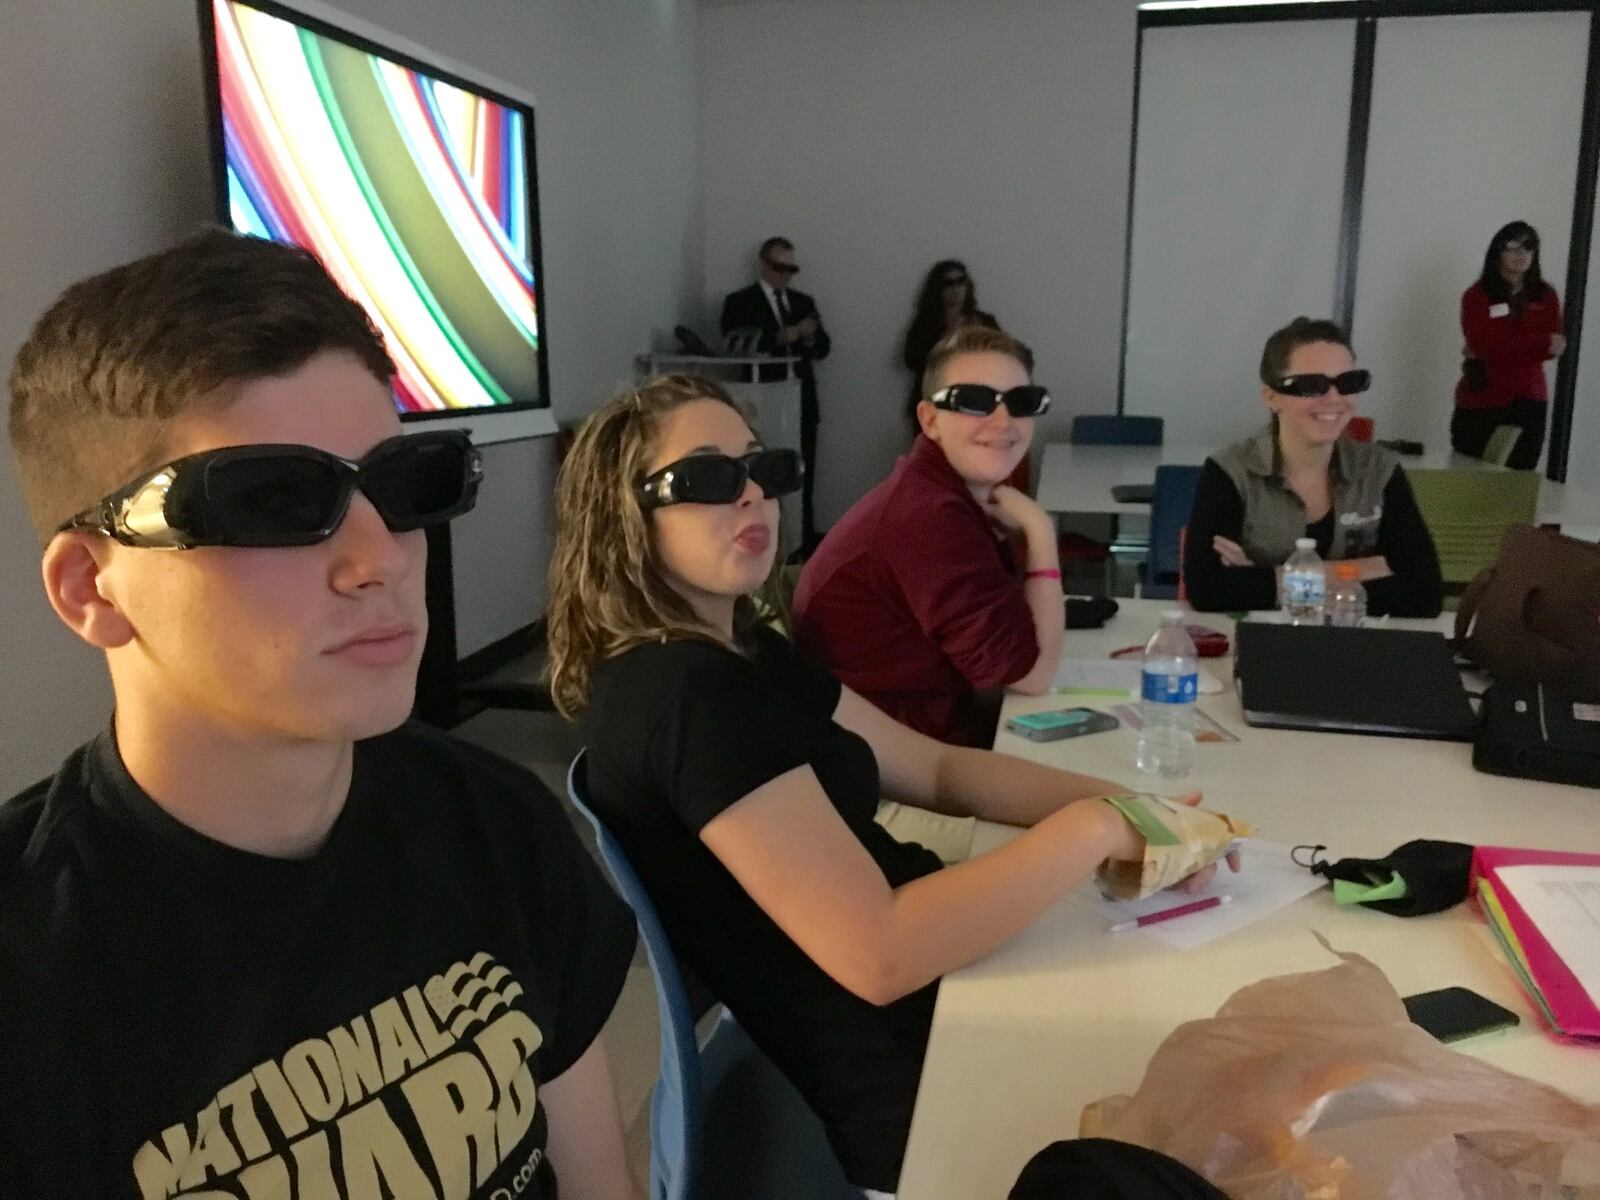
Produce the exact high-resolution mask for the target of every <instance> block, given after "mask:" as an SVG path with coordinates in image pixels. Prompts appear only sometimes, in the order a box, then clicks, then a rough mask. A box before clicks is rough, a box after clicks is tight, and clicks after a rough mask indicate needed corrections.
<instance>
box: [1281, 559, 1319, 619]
mask: <svg viewBox="0 0 1600 1200" xmlns="http://www.w3.org/2000/svg"><path fill="white" fill-rule="evenodd" d="M1327 586H1328V582H1327V577H1326V576H1324V575H1323V573H1322V559H1320V558H1318V557H1317V543H1316V539H1314V538H1308V537H1303V538H1296V539H1295V541H1294V553H1293V554H1291V555H1290V556H1289V560H1288V561H1287V562H1286V563H1284V564H1283V613H1284V615H1285V616H1286V617H1288V618H1289V624H1291V625H1321V624H1322V602H1323V593H1324V591H1325V590H1326V589H1327Z"/></svg>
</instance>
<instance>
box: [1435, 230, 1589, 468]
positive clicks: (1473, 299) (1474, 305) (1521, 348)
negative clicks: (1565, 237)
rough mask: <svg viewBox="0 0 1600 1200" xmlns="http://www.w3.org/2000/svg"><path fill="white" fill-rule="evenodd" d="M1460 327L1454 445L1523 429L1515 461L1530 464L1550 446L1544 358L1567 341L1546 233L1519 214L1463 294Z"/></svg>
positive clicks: (1469, 450)
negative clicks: (1462, 343) (1547, 275)
mask: <svg viewBox="0 0 1600 1200" xmlns="http://www.w3.org/2000/svg"><path fill="white" fill-rule="evenodd" d="M1461 332H1462V334H1463V335H1465V337H1466V339H1467V351H1466V359H1465V361H1464V362H1463V363H1462V364H1461V382H1460V383H1458V384H1457V385H1456V410H1455V414H1454V415H1453V416H1452V417H1451V418H1450V444H1451V445H1452V446H1454V447H1455V448H1456V449H1457V450H1458V451H1460V452H1461V453H1462V454H1470V455H1472V456H1473V457H1475V458H1481V457H1482V456H1483V450H1484V446H1485V444H1486V443H1487V442H1488V440H1489V437H1490V435H1491V434H1493V433H1494V431H1495V429H1496V428H1498V427H1499V426H1501V425H1515V426H1517V427H1518V428H1520V429H1521V430H1522V434H1521V436H1520V437H1518V439H1517V444H1516V446H1515V447H1514V448H1513V449H1512V451H1511V458H1510V460H1509V462H1508V463H1507V465H1508V466H1511V467H1514V468H1516V469H1518V470H1524V471H1531V470H1533V469H1534V468H1535V467H1537V466H1538V465H1539V455H1540V453H1541V452H1542V451H1543V450H1544V427H1545V410H1546V407H1547V406H1548V403H1549V399H1550V395H1549V391H1548V389H1547V387H1546V385H1545V378H1544V364H1545V361H1546V360H1547V359H1552V358H1559V357H1560V356H1561V352H1562V351H1563V350H1565V349H1566V347H1567V339H1566V338H1565V337H1563V336H1562V333H1561V298H1560V297H1559V296H1557V295H1556V290H1555V288H1553V287H1551V286H1550V285H1549V284H1548V283H1546V282H1545V281H1544V277H1543V275H1541V274H1540V273H1539V235H1538V234H1537V233H1535V232H1534V229H1533V226H1531V225H1529V224H1528V223H1527V222H1526V221H1512V222H1511V224H1509V225H1507V226H1505V227H1504V228H1502V229H1501V230H1500V231H1499V232H1498V233H1496V234H1495V235H1494V237H1493V239H1491V240H1490V242H1489V249H1488V251H1487V252H1486V253H1485V254H1484V256H1483V274H1482V275H1481V276H1479V278H1478V282H1477V283H1474V284H1473V285H1472V286H1471V287H1469V288H1468V289H1467V290H1466V292H1465V293H1463V295H1462V297H1461Z"/></svg>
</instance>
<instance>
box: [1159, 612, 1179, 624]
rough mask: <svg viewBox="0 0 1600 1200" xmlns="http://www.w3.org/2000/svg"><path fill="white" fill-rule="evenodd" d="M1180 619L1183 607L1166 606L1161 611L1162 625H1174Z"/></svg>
mask: <svg viewBox="0 0 1600 1200" xmlns="http://www.w3.org/2000/svg"><path fill="white" fill-rule="evenodd" d="M1181 620H1183V609H1181V608H1167V609H1163V610H1162V612H1161V623H1162V624H1163V625H1176V624H1177V623H1178V622H1179V621H1181Z"/></svg>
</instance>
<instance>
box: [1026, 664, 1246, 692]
mask: <svg viewBox="0 0 1600 1200" xmlns="http://www.w3.org/2000/svg"><path fill="white" fill-rule="evenodd" d="M1198 683H1199V688H1200V694H1201V695H1203V696H1209V695H1213V694H1214V693H1216V692H1220V691H1222V684H1221V683H1220V682H1219V681H1218V680H1217V678H1216V676H1214V675H1212V674H1211V673H1210V672H1209V671H1206V670H1204V669H1203V668H1202V669H1201V670H1200V672H1199V680H1198ZM1055 690H1056V691H1058V692H1117V693H1121V694H1126V695H1129V696H1137V695H1138V694H1139V660H1138V659H1136V658H1063V659H1062V660H1061V662H1060V664H1059V665H1058V666H1057V667H1056V679H1055Z"/></svg>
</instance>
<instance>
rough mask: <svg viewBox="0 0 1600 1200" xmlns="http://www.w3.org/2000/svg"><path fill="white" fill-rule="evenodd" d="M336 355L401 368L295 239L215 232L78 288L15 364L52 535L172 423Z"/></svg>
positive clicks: (40, 507) (139, 460) (156, 446)
mask: <svg viewBox="0 0 1600 1200" xmlns="http://www.w3.org/2000/svg"><path fill="white" fill-rule="evenodd" d="M324 350H343V351H347V352H349V353H350V354H353V355H354V356H355V357H356V358H357V359H358V360H359V361H360V362H361V365H362V366H364V367H365V368H366V369H367V370H369V371H371V372H372V374H373V376H374V378H376V379H378V380H379V381H380V382H381V383H383V384H384V385H385V386H387V385H388V383H389V381H390V379H391V378H392V377H393V375H394V363H393V362H392V361H391V360H390V358H389V354H388V352H387V351H386V350H385V349H384V345H383V336H382V335H381V334H380V333H379V332H378V330H377V328H376V326H374V325H373V323H372V321H371V319H370V318H369V317H368V316H367V314H366V311H365V310H364V309H363V308H362V307H361V306H360V305H359V304H357V303H356V302H355V301H354V300H351V299H350V297H348V296H347V295H345V294H344V292H342V291H341V290H340V289H339V285H338V284H336V283H335V282H334V281H333V279H332V278H331V277H330V276H329V275H328V272H327V271H326V270H325V269H324V268H323V266H322V263H321V262H319V261H318V260H317V258H316V256H315V255H314V254H312V253H311V252H310V251H308V250H303V249H301V248H299V247H297V246H287V245H282V244H279V243H276V242H269V241H266V240H265V239H262V238H254V237H244V236H241V235H238V234H232V233H227V232H224V231H223V230H221V229H206V230H203V231H202V232H200V233H197V234H195V235H194V236H193V237H190V238H189V239H187V240H186V241H183V242H180V243H179V244H178V245H176V246H173V247H171V248H170V249H167V250H162V251H160V252H158V253H156V254H152V255H149V256H148V257H145V258H141V259H138V260H136V261H134V262H131V263H126V264H124V265H122V266H120V267H114V268H113V269H111V270H109V271H106V272H104V273H102V274H99V275H95V276H91V277H90V278H88V279H84V280H81V281H79V282H78V283H75V284H73V285H72V286H71V287H69V288H68V289H67V290H66V291H65V292H63V293H62V294H61V297H60V299H58V300H57V301H56V302H55V303H54V304H53V305H51V306H50V308H49V309H48V310H47V311H46V312H45V314H44V315H43V316H42V317H40V318H39V320H38V323H37V324H35V325H34V327H33V332H32V333H31V334H29V336H28V340H27V341H26V342H24V343H23V345H22V348H21V349H20V350H19V351H18V352H17V359H16V363H15V365H14V366H13V367H12V370H11V380H10V385H11V418H10V433H11V449H12V452H13V454H15V456H16V461H17V468H18V477H19V479H20V481H21V485H22V494H23V499H24V500H25V501H26V502H27V506H28V514H29V516H30V518H31V519H32V521H33V525H34V527H35V529H37V530H38V533H39V537H40V539H41V541H48V540H49V539H50V538H51V536H52V535H53V534H54V533H55V532H56V530H57V529H58V528H59V527H60V526H61V525H62V524H63V523H64V522H66V521H67V520H69V519H70V518H72V517H73V516H74V515H76V514H77V513H79V512H81V511H82V510H83V509H85V508H87V507H89V506H90V505H92V504H94V503H96V502H97V501H98V500H100V499H101V498H102V497H104V496H106V495H108V494H110V493H111V492H113V491H115V490H116V489H117V488H119V487H121V486H123V485H124V484H126V483H128V482H130V481H131V480H133V479H134V478H136V477H137V476H138V474H139V472H141V471H148V470H153V469H154V468H155V467H158V466H160V465H161V463H162V462H163V461H165V459H166V458H167V457H168V454H167V440H168V439H167V428H168V425H169V423H170V422H171V421H173V420H174V419H176V418H178V417H181V416H182V415H183V414H185V413H190V412H198V411H205V410H208V409H213V408H218V407H223V406H225V405H226V404H228V403H229V402H230V401H231V400H232V399H233V397H234V395H235V394H236V390H235V388H234V387H233V386H230V385H239V384H244V383H247V382H249V381H251V380H255V379H265V378H271V377H274V376H281V375H287V374H290V373H291V372H293V371H296V370H298V369H299V368H300V367H302V366H304V365H305V363H306V362H307V361H308V360H309V359H311V358H312V357H313V356H314V355H316V354H318V353H320V352H321V351H324Z"/></svg>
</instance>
